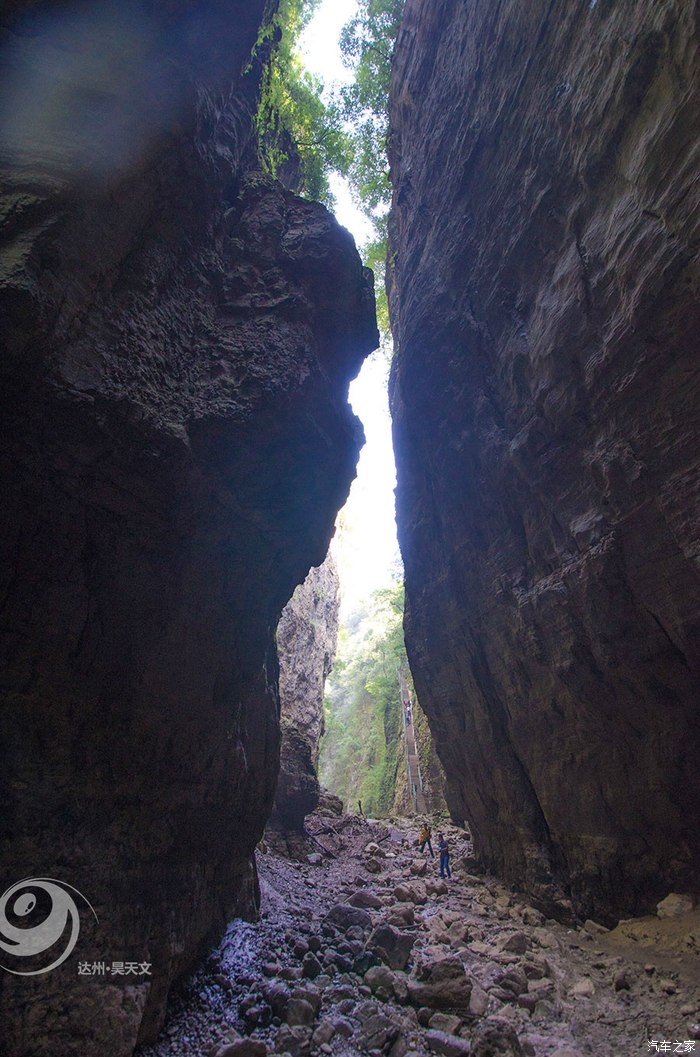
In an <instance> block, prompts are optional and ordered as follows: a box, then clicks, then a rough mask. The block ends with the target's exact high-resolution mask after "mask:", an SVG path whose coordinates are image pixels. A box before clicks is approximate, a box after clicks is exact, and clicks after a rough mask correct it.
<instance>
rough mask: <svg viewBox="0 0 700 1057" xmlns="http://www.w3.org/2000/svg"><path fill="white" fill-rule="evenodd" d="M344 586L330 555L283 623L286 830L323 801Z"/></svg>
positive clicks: (299, 825)
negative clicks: (326, 717) (329, 689)
mask: <svg viewBox="0 0 700 1057" xmlns="http://www.w3.org/2000/svg"><path fill="white" fill-rule="evenodd" d="M339 591H340V582H339V580H338V570H337V568H336V564H335V560H334V558H333V555H332V554H329V555H328V557H327V558H326V560H325V561H324V563H323V565H320V566H318V568H316V569H312V570H311V572H310V573H309V575H308V576H307V577H306V579H305V580H304V583H303V584H300V585H299V587H297V589H296V591H295V592H294V594H293V595H292V597H291V598H290V600H289V602H288V603H287V605H286V606H285V607H284V609H283V611H282V616H281V618H280V622H279V625H278V627H277V653H278V656H279V667H280V676H279V687H280V726H281V730H282V744H281V748H280V773H279V780H278V783H277V792H276V794H275V810H274V814H273V823H274V824H275V825H278V826H281V827H282V828H284V829H292V830H301V829H303V828H304V819H305V817H306V816H307V815H309V814H311V812H312V811H314V810H315V809H316V806H317V804H318V800H319V793H320V787H319V783H318V776H317V773H316V769H317V766H318V746H319V742H320V740H321V735H322V734H323V692H324V687H325V683H326V678H327V677H328V675H329V673H330V671H331V669H332V667H333V662H334V661H335V650H336V644H337V641H338V613H339V607H340V594H339Z"/></svg>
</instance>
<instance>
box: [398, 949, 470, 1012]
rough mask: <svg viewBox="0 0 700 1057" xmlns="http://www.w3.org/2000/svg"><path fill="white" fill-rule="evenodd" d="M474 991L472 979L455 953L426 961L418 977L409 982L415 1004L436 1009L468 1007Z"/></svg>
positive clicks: (419, 970)
mask: <svg viewBox="0 0 700 1057" xmlns="http://www.w3.org/2000/svg"><path fill="white" fill-rule="evenodd" d="M471 991H472V982H471V980H470V979H469V978H468V977H467V974H466V972H465V971H464V966H463V965H462V963H461V961H460V960H459V958H455V957H454V956H448V957H446V958H439V959H436V960H432V961H427V962H422V963H421V964H420V965H419V966H418V968H417V970H416V978H415V979H409V981H408V997H409V1000H410V1002H411V1003H412V1005H414V1006H429V1007H431V1008H432V1009H468V1008H469V1000H470V997H471Z"/></svg>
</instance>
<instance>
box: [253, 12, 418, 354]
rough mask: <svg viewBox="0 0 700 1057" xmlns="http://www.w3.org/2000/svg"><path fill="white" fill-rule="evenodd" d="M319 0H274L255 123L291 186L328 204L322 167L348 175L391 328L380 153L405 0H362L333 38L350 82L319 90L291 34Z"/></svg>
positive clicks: (271, 161)
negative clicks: (370, 229) (365, 223)
mask: <svg viewBox="0 0 700 1057" xmlns="http://www.w3.org/2000/svg"><path fill="white" fill-rule="evenodd" d="M319 2H320V0H280V4H279V8H278V10H277V11H276V13H275V14H274V15H272V16H271V18H270V19H269V20H268V22H267V23H266V25H265V26H264V27H263V30H262V32H261V36H260V39H259V42H258V44H259V47H260V48H262V47H265V48H267V49H268V50H269V51H270V55H269V59H268V61H267V63H266V65H265V68H264V71H263V79H262V86H261V101H260V106H259V110H258V130H259V138H260V143H261V153H262V158H263V162H264V164H265V165H266V167H267V169H268V171H269V172H271V173H272V175H273V176H278V177H279V178H281V179H283V180H284V181H285V182H286V183H288V185H289V186H292V187H294V189H295V190H296V191H298V193H300V194H302V195H304V196H306V197H308V198H313V199H317V200H319V201H322V202H324V203H325V204H326V205H328V206H329V207H331V208H332V207H333V202H332V196H331V194H330V189H329V174H330V173H331V172H334V171H335V172H338V173H340V174H341V175H343V176H345V177H346V178H347V179H348V181H349V184H350V188H351V191H352V194H353V197H354V198H355V201H356V203H357V205H358V207H359V208H360V209H361V210H362V212H363V213H364V214H365V215H366V216H367V217H368V218H369V219H370V221H371V222H372V224H373V226H374V230H375V232H376V236H375V238H374V239H373V240H372V241H371V242H370V243H369V245H368V246H367V247H366V250H365V263H366V264H367V265H368V266H369V267H371V268H372V269H373V271H374V273H375V285H376V292H377V315H378V319H379V325H380V329H381V330H382V332H383V334H385V335H386V334H388V332H389V319H388V310H387V305H386V293H385V291H384V262H385V258H386V219H387V213H388V209H389V203H390V199H391V188H390V186H389V181H388V172H387V160H386V136H387V130H388V109H387V107H388V96H389V83H390V79H391V59H392V54H393V49H394V43H395V40H396V36H397V33H398V29H399V24H400V21H401V13H402V10H403V4H404V0H359V2H358V9H357V14H356V15H355V17H354V18H352V19H351V20H350V21H349V22H348V23H347V24H346V25H345V26H344V27H343V30H342V33H341V37H340V49H341V53H342V56H343V61H344V63H345V65H346V66H347V68H348V69H349V70H351V71H352V73H353V81H352V83H350V84H349V85H345V86H343V87H341V88H340V89H336V90H335V91H331V92H330V93H329V92H324V85H323V84H322V82H321V81H320V80H319V79H318V78H316V77H313V76H312V75H311V74H310V73H308V71H306V70H305V69H304V67H303V63H302V61H301V59H300V57H299V55H298V52H297V43H298V40H299V37H300V35H301V33H302V31H303V30H304V28H305V26H306V25H308V22H309V21H310V19H311V18H312V17H313V14H314V12H315V10H316V8H317V7H318V5H319Z"/></svg>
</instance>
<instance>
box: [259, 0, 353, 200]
mask: <svg viewBox="0 0 700 1057" xmlns="http://www.w3.org/2000/svg"><path fill="white" fill-rule="evenodd" d="M319 3H320V0H280V2H279V5H278V7H277V10H276V11H274V13H273V14H271V15H269V16H268V18H267V19H266V21H265V23H264V25H263V27H262V29H261V31H260V36H259V38H258V43H257V48H258V51H259V52H262V51H268V52H269V56H268V58H267V61H266V62H265V64H264V66H263V72H262V81H261V86H260V103H259V106H258V112H257V118H256V121H257V127H258V140H259V143H260V156H261V160H262V162H263V165H264V166H265V168H266V169H267V171H268V172H269V173H270V174H271V175H272V176H274V177H276V178H278V179H280V180H281V181H282V182H283V183H285V184H286V185H287V186H289V187H291V188H292V189H293V190H294V191H296V192H297V193H299V194H301V195H304V196H305V197H306V198H311V199H314V200H316V201H320V202H323V203H324V204H325V205H328V206H329V207H331V208H332V205H333V201H332V195H331V193H330V189H329V184H328V175H329V172H331V171H332V170H337V171H338V172H341V173H347V172H348V169H349V166H350V164H351V159H352V146H351V141H350V137H349V135H348V133H347V131H346V130H345V128H344V127H343V117H342V114H341V109H340V106H339V105H338V103H336V102H332V101H331V102H324V101H323V99H322V92H323V84H322V82H321V81H320V80H319V79H318V78H317V77H313V76H312V75H311V74H310V73H309V72H308V71H307V70H305V69H304V66H303V63H302V61H301V59H300V57H299V55H298V54H297V51H296V45H297V41H298V39H299V36H300V34H301V33H302V31H303V30H304V28H305V26H307V25H308V23H309V21H310V19H311V18H312V17H313V14H314V12H315V10H316V8H317V7H318V5H319Z"/></svg>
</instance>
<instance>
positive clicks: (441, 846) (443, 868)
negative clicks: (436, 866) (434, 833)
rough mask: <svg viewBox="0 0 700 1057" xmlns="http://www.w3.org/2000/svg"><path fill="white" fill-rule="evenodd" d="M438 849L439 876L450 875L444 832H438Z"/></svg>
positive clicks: (448, 855) (448, 851) (448, 853)
mask: <svg viewBox="0 0 700 1057" xmlns="http://www.w3.org/2000/svg"><path fill="white" fill-rule="evenodd" d="M438 851H439V852H440V876H441V877H448V878H449V877H452V872H451V870H450V850H449V848H448V846H447V841H446V840H445V834H444V833H438Z"/></svg>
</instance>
